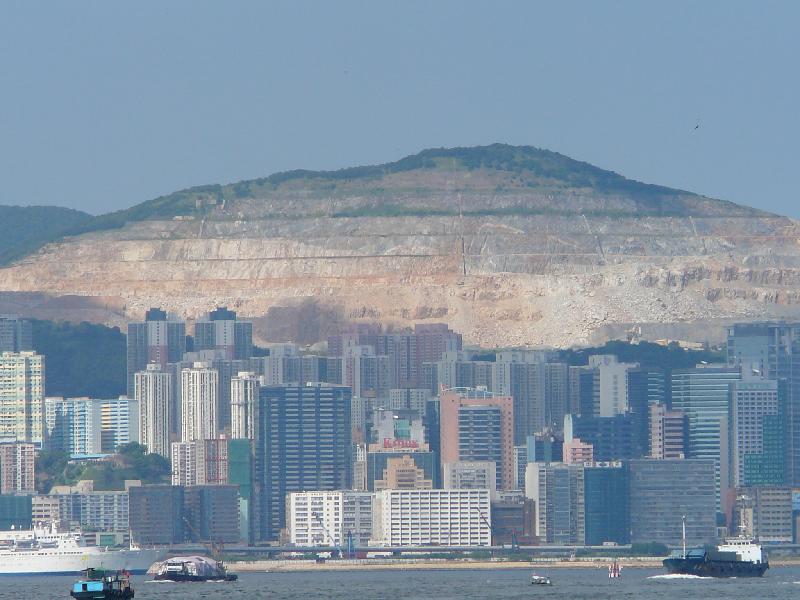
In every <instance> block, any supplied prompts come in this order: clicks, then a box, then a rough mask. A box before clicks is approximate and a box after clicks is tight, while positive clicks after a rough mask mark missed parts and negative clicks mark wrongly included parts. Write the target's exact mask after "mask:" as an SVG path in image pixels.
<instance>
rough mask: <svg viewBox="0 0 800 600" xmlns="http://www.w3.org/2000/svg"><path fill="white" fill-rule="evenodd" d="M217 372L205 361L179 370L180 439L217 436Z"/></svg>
mask: <svg viewBox="0 0 800 600" xmlns="http://www.w3.org/2000/svg"><path fill="white" fill-rule="evenodd" d="M218 379H219V374H218V373H217V371H216V369H212V368H211V367H210V366H209V365H208V363H204V362H196V363H194V365H193V366H192V367H191V368H187V369H181V441H183V442H192V441H194V440H206V439H210V438H214V437H217V434H218V433H219V429H218V417H219V396H218V392H219V388H218Z"/></svg>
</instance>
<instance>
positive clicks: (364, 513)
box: [286, 490, 374, 548]
mask: <svg viewBox="0 0 800 600" xmlns="http://www.w3.org/2000/svg"><path fill="white" fill-rule="evenodd" d="M373 496H374V495H373V494H372V493H371V492H356V491H350V490H338V491H315V492H292V493H291V494H289V497H288V499H287V505H288V514H287V515H286V527H287V529H288V533H289V543H290V544H294V545H296V546H331V547H334V548H346V547H347V545H348V542H349V541H351V540H352V543H353V545H354V546H366V545H368V544H369V541H370V538H371V537H372V500H373Z"/></svg>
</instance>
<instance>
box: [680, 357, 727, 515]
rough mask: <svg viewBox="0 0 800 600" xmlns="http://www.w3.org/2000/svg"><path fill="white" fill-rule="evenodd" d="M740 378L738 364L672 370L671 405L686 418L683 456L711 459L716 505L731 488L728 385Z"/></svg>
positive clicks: (719, 507)
mask: <svg viewBox="0 0 800 600" xmlns="http://www.w3.org/2000/svg"><path fill="white" fill-rule="evenodd" d="M740 379H741V371H740V369H739V368H738V367H728V366H725V365H701V366H698V367H697V368H694V369H678V370H675V371H673V372H672V408H673V409H674V410H680V411H682V412H683V413H685V414H686V416H687V417H688V419H689V437H688V439H687V442H686V457H687V458H696V459H703V460H711V461H713V462H714V480H715V486H716V490H717V499H718V500H717V507H718V509H721V508H722V496H723V494H724V495H726V496H727V494H728V491H727V490H729V489H731V484H732V482H731V473H730V471H731V459H730V442H729V440H730V419H729V415H730V411H731V393H732V392H731V388H732V385H733V384H734V383H735V382H737V381H739V380H740Z"/></svg>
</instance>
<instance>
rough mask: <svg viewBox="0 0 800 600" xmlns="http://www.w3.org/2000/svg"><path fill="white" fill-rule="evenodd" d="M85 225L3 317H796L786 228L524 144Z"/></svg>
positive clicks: (502, 334)
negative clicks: (230, 312) (223, 311)
mask: <svg viewBox="0 0 800 600" xmlns="http://www.w3.org/2000/svg"><path fill="white" fill-rule="evenodd" d="M79 227H80V228H81V229H76V230H73V231H72V232H71V233H78V232H79V231H83V233H82V234H81V235H77V236H75V237H70V238H67V239H64V240H63V241H61V242H57V243H52V244H50V245H48V246H47V247H45V248H43V249H42V250H41V251H39V252H37V253H36V254H33V255H30V256H28V257H27V258H25V259H23V260H20V261H18V262H17V263H16V264H14V265H12V266H10V267H7V268H5V269H0V312H2V311H3V310H11V311H13V312H20V311H21V310H22V311H27V312H28V313H30V314H32V315H33V316H38V317H40V318H71V319H81V320H83V319H87V320H95V321H102V322H106V323H110V324H116V325H121V324H124V322H125V321H126V320H128V319H131V318H140V317H141V315H142V314H143V312H144V310H145V309H146V308H147V307H149V306H151V305H152V306H155V305H161V306H164V307H166V308H168V309H170V310H174V311H176V312H178V313H180V314H182V315H183V316H185V317H187V318H190V319H191V318H194V317H196V316H198V315H200V314H202V313H203V312H204V311H207V310H208V309H210V308H213V307H214V306H215V305H216V304H223V303H224V304H227V305H229V306H232V307H234V308H235V309H236V310H238V311H239V313H240V314H242V315H245V316H248V317H252V318H254V319H255V322H256V326H257V331H256V333H257V338H258V340H259V341H260V342H265V341H278V340H285V339H297V340H299V341H303V342H315V341H317V340H320V339H324V338H325V336H326V335H327V333H328V332H329V331H331V330H332V329H335V328H337V327H339V326H340V325H341V324H343V323H346V322H351V321H370V320H381V321H385V322H388V323H390V324H394V325H397V326H403V325H408V324H411V323H414V322H424V321H447V322H449V323H450V324H451V325H452V326H453V327H455V328H457V329H459V330H461V331H463V332H464V333H465V336H466V340H467V342H468V343H473V344H483V345H489V346H492V345H498V346H510V345H522V344H547V345H554V346H559V347H569V346H572V345H576V344H584V343H588V342H602V341H604V339H606V338H608V337H609V336H616V335H621V334H624V332H625V330H626V329H627V328H628V327H630V326H633V325H638V326H642V327H643V329H644V331H645V333H646V335H651V337H652V336H656V337H672V336H677V337H684V338H698V339H705V337H707V336H708V335H709V333H710V332H717V335H718V334H719V332H720V331H721V327H720V325H721V324H724V323H725V322H728V321H730V320H732V319H753V318H763V317H767V316H774V317H780V316H793V315H798V316H800V304H799V302H800V292H798V291H797V285H798V283H800V247H799V246H798V243H797V242H798V238H800V236H798V227H797V223H796V222H795V221H792V220H791V219H788V218H785V217H780V216H776V215H771V214H768V213H765V212H762V211H758V210H755V209H752V208H747V207H744V206H739V205H736V204H733V203H730V202H725V201H721V200H715V199H711V198H706V197H703V196H699V195H696V194H692V193H691V192H686V191H681V190H675V189H671V188H667V187H663V186H656V185H650V184H645V183H640V182H636V181H632V180H629V179H626V178H624V177H623V176H621V175H618V174H616V173H612V172H609V171H605V170H602V169H599V168H597V167H594V166H592V165H589V164H587V163H583V162H579V161H575V160H573V159H570V158H568V157H565V156H563V155H560V154H557V153H554V152H549V151H546V150H540V149H536V148H531V147H512V146H505V145H493V146H486V147H479V148H456V149H449V150H448V149H434V150H425V151H423V152H421V153H419V154H417V155H414V156H410V157H407V158H405V159H402V160H399V161H397V162H394V163H388V164H384V165H378V166H371V167H355V168H352V169H343V170H340V171H333V172H312V171H291V172H287V173H279V174H276V175H272V176H270V177H266V178H263V179H256V180H252V181H244V182H238V183H235V184H229V185H210V186H203V187H198V188H193V189H190V190H184V191H181V192H177V193H176V194H172V195H169V196H164V197H161V198H158V199H155V200H151V201H149V202H145V203H143V204H140V205H137V206H136V207H133V208H131V209H129V210H127V211H120V212H118V213H112V214H109V215H105V216H101V217H97V218H94V219H92V220H91V221H87V222H85V223H83V224H81V225H80V226H79Z"/></svg>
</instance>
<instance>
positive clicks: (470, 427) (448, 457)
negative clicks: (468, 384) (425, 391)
mask: <svg viewBox="0 0 800 600" xmlns="http://www.w3.org/2000/svg"><path fill="white" fill-rule="evenodd" d="M439 412H440V432H441V435H440V444H441V461H442V463H448V462H450V463H453V462H458V461H487V460H489V461H492V462H494V463H495V464H496V465H497V480H498V488H499V489H503V490H510V489H514V479H515V477H514V399H513V398H511V397H510V396H495V395H494V394H492V393H490V392H486V391H484V390H475V389H456V390H447V391H444V392H442V394H441V395H440V396H439Z"/></svg>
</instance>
